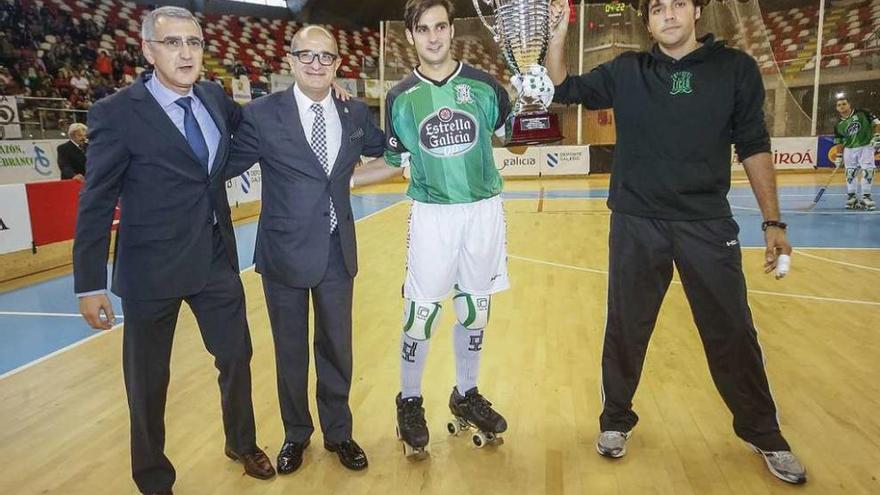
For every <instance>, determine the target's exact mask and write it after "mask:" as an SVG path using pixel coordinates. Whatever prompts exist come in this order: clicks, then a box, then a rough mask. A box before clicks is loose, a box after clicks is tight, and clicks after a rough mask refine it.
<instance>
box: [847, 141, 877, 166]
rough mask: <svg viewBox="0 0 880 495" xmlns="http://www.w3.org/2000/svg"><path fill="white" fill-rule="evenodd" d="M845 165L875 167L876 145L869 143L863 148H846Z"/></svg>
mask: <svg viewBox="0 0 880 495" xmlns="http://www.w3.org/2000/svg"><path fill="white" fill-rule="evenodd" d="M843 166H844V167H845V168H862V169H870V168H874V147H873V146H871V145H868V146H862V147H861V148H844V149H843Z"/></svg>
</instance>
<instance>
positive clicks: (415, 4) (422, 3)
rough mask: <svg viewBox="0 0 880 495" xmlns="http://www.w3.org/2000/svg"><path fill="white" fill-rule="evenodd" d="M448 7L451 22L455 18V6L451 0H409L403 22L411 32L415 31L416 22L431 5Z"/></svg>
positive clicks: (447, 11) (450, 22)
mask: <svg viewBox="0 0 880 495" xmlns="http://www.w3.org/2000/svg"><path fill="white" fill-rule="evenodd" d="M438 5H439V6H440V7H443V8H444V9H446V13H447V14H448V15H449V24H452V21H453V20H454V19H455V6H454V5H453V4H452V2H451V1H450V0H407V2H406V7H404V11H403V22H404V24H405V25H406V29H407V31H409V32H415V29H416V24H418V23H419V19H421V18H422V14H424V13H425V11H426V10H428V9H430V8H431V7H436V6H438Z"/></svg>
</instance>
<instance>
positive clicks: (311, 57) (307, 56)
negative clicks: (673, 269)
mask: <svg viewBox="0 0 880 495" xmlns="http://www.w3.org/2000/svg"><path fill="white" fill-rule="evenodd" d="M291 55H293V56H294V57H296V59H297V60H299V61H300V63H301V64H306V65H308V64H310V63H312V62H314V61H315V59H316V58H317V59H318V63H320V64H321V65H333V62H335V61H336V59H337V58H339V56H338V55H336V54H335V53H330V52H313V51H312V50H297V51H295V52H293V53H291Z"/></svg>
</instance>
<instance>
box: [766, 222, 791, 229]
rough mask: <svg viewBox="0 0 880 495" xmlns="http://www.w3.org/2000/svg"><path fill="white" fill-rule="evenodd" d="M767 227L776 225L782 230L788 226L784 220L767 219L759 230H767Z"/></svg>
mask: <svg viewBox="0 0 880 495" xmlns="http://www.w3.org/2000/svg"><path fill="white" fill-rule="evenodd" d="M768 227H777V228H780V229H782V230H785V229H786V228H788V224H786V223H785V222H780V221H779V220H767V221H766V222H764V223H762V224H761V230H767V228H768Z"/></svg>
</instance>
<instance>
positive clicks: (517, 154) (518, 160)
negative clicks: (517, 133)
mask: <svg viewBox="0 0 880 495" xmlns="http://www.w3.org/2000/svg"><path fill="white" fill-rule="evenodd" d="M540 150H541V148H540V147H538V146H514V147H510V148H494V149H493V150H492V151H493V154H494V155H495V168H497V169H498V172H500V173H501V175H502V176H504V177H528V176H532V177H537V176H538V174H539V173H540V172H541V160H542V159H546V157H545V156H544V154H543V153H541V151H540Z"/></svg>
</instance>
